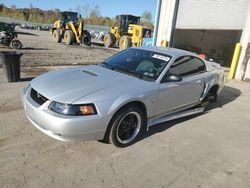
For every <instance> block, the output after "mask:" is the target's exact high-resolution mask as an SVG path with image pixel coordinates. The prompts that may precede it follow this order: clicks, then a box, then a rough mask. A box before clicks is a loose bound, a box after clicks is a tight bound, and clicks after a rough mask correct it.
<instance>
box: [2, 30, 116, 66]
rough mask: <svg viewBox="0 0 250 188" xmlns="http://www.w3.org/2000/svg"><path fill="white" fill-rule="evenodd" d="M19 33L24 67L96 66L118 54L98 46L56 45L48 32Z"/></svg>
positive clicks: (25, 31)
mask: <svg viewBox="0 0 250 188" xmlns="http://www.w3.org/2000/svg"><path fill="white" fill-rule="evenodd" d="M17 32H18V38H19V39H20V41H21V42H22V43H23V49H22V50H19V51H20V52H22V53H23V56H22V58H21V65H22V66H28V67H30V66H51V65H76V64H81V65H85V64H96V63H100V62H101V61H103V60H104V59H106V58H107V57H109V56H111V55H113V54H114V53H116V52H117V49H115V48H112V49H105V48H100V47H99V46H98V45H97V44H96V45H95V44H94V45H92V46H91V47H87V46H78V45H74V46H67V45H65V44H64V43H56V42H55V41H53V38H52V36H51V35H50V33H49V32H48V31H38V30H26V29H18V30H17ZM0 50H11V49H5V48H0Z"/></svg>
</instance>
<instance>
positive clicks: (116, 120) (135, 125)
mask: <svg viewBox="0 0 250 188" xmlns="http://www.w3.org/2000/svg"><path fill="white" fill-rule="evenodd" d="M110 123H111V130H110V133H109V141H110V142H111V143H112V144H113V145H115V146H116V147H127V146H129V145H131V144H133V143H135V142H136V140H137V139H138V138H139V136H140V134H141V132H142V130H143V127H144V124H145V118H144V117H143V112H142V110H141V109H140V108H138V107H136V106H130V107H126V108H124V109H121V110H120V111H119V112H118V113H117V114H116V115H115V116H114V117H113V118H112V120H111V122H110Z"/></svg>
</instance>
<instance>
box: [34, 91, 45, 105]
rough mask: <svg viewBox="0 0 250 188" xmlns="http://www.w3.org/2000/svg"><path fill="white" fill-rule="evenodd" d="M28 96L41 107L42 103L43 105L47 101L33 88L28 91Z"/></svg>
mask: <svg viewBox="0 0 250 188" xmlns="http://www.w3.org/2000/svg"><path fill="white" fill-rule="evenodd" d="M30 96H31V98H32V99H33V100H34V101H35V102H36V103H37V104H40V105H42V104H43V103H45V102H46V101H47V100H48V99H47V98H46V97H44V96H42V95H41V94H40V93H38V92H37V91H36V90H34V89H33V88H31V91H30Z"/></svg>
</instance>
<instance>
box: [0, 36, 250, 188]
mask: <svg viewBox="0 0 250 188" xmlns="http://www.w3.org/2000/svg"><path fill="white" fill-rule="evenodd" d="M34 32H36V31H34ZM21 37H27V38H29V37H33V35H31V36H30V35H27V36H26V35H25V36H21V35H20V38H21ZM35 39H36V38H34V41H35ZM30 40H32V39H30ZM44 40H45V41H44V44H43V45H42V46H41V47H40V48H45V47H44V46H46V45H49V42H48V41H47V40H50V39H49V38H48V39H46V37H45V38H44ZM46 41H47V42H46ZM23 42H24V45H25V47H27V48H28V43H26V40H24V41H23ZM50 45H51V44H50ZM52 45H53V44H52ZM58 46H60V48H62V49H64V50H65V53H66V52H67V53H68V55H69V54H71V53H72V55H71V58H72V57H74V54H75V53H76V54H77V52H78V53H79V52H81V51H82V52H83V56H82V57H81V58H82V60H83V59H85V56H84V54H86V53H85V52H86V51H88V49H86V50H84V49H85V48H84V49H82V48H79V47H76V48H75V47H73V48H69V47H66V46H63V45H60V44H59V45H55V47H58ZM36 48H38V46H36ZM50 48H51V50H44V51H43V50H27V49H26V50H25V52H27V54H25V55H24V56H23V58H22V63H23V64H26V65H28V63H26V62H25V61H26V60H27V61H28V60H29V59H30V62H29V63H30V64H33V65H37V64H36V63H34V62H42V61H43V59H40V58H42V57H46V58H47V59H46V58H44V59H45V60H44V61H46V62H47V61H50V57H48V56H46V55H44V54H46V52H45V51H52V52H51V53H53V51H55V52H58V54H59V53H60V50H59V47H58V49H55V50H53V49H52V47H50ZM72 49H74V50H72ZM94 50H96V51H95V53H97V54H98V58H100V59H101V58H105V57H106V56H109V55H110V54H112V53H113V51H107V50H102V49H99V48H96V49H94ZM75 51H77V52H75ZM89 51H90V54H92V55H91V56H90V57H88V58H89V60H88V61H90V62H94V61H95V58H96V55H95V53H94V52H92V51H93V49H92V50H89ZM28 53H30V56H33V57H39V58H38V59H37V60H36V61H31V60H32V58H31V57H29V55H28ZM42 54H43V55H44V56H43V55H42ZM100 54H101V55H100ZM99 55H100V57H99ZM60 56H62V57H64V59H65V60H70V59H71V58H68V59H67V55H64V54H63V53H60ZM92 56H94V57H92ZM62 57H58V58H59V59H60V58H62ZM52 58H53V57H52ZM92 58H93V59H92ZM53 61H56V59H54V60H53ZM96 61H97V60H96ZM50 62H52V61H50ZM54 63H58V62H54ZM58 68H62V67H35V68H30V67H23V68H22V75H21V76H22V81H21V82H18V83H6V82H5V79H4V73H3V70H2V69H1V68H0V187H1V188H3V187H60V188H61V187H161V188H163V187H190V188H193V187H199V188H201V187H218V188H221V187H232V188H235V187H250V147H249V146H250V136H249V135H250V123H249V122H250V116H249V112H250V105H249V104H250V84H249V83H241V82H237V81H231V82H228V83H227V84H226V86H225V88H224V90H223V92H222V93H221V95H220V96H219V99H218V100H219V102H218V103H215V104H212V105H211V106H210V109H209V110H208V111H207V113H205V114H203V115H199V116H192V117H189V118H183V119H180V120H176V121H171V122H167V123H163V124H159V125H156V126H154V127H152V128H151V129H150V130H149V132H147V134H146V135H145V136H144V137H143V138H142V139H141V140H140V141H139V142H137V143H136V144H134V145H132V146H130V147H128V148H123V149H119V148H115V147H114V146H112V145H109V144H103V143H100V142H97V141H91V142H78V143H64V142H60V141H57V140H54V139H52V138H50V137H48V136H46V135H45V134H43V133H42V132H40V131H39V130H37V129H36V128H35V127H33V126H32V125H31V124H30V123H29V121H28V120H27V118H26V117H25V114H24V110H23V109H22V105H21V99H20V90H21V88H23V87H24V86H25V85H27V84H28V83H29V80H30V79H31V78H33V77H34V76H37V75H39V74H41V73H43V72H46V71H49V70H52V69H58Z"/></svg>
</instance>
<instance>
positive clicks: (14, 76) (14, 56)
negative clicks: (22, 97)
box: [0, 51, 22, 82]
mask: <svg viewBox="0 0 250 188" xmlns="http://www.w3.org/2000/svg"><path fill="white" fill-rule="evenodd" d="M21 56H22V53H17V52H14V51H5V52H0V62H2V64H3V69H4V71H5V74H6V77H7V80H8V82H18V81H20V57H21Z"/></svg>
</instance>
